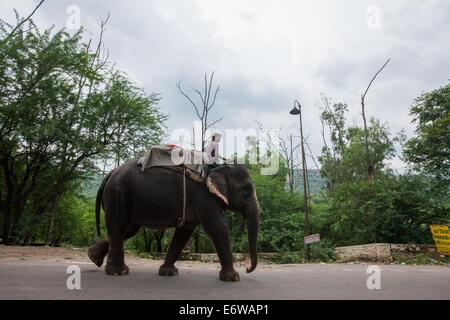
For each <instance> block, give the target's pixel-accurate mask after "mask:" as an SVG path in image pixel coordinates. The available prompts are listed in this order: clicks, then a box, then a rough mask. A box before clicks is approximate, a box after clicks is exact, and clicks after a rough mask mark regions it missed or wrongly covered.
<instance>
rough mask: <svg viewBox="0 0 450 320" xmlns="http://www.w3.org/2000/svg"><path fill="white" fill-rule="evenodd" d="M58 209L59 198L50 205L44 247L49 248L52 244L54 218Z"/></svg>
mask: <svg viewBox="0 0 450 320" xmlns="http://www.w3.org/2000/svg"><path fill="white" fill-rule="evenodd" d="M58 209H59V197H57V198H56V199H55V201H54V202H53V203H52V207H51V216H50V222H49V225H48V230H47V237H46V240H45V245H46V246H49V245H50V244H51V243H52V238H53V228H54V226H55V220H56V216H57V215H58Z"/></svg>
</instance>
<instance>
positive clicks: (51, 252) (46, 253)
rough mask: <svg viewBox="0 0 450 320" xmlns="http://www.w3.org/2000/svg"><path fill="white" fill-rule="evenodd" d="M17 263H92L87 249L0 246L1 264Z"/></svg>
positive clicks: (134, 260) (132, 260) (129, 258)
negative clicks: (23, 261)
mask: <svg viewBox="0 0 450 320" xmlns="http://www.w3.org/2000/svg"><path fill="white" fill-rule="evenodd" d="M12 260H14V261H17V260H27V261H29V260H36V261H39V260H40V261H48V262H61V261H66V262H70V261H77V262H78V261H80V262H91V260H90V259H89V258H88V256H87V249H85V248H70V247H58V248H54V247H45V246H42V247H41V246H39V247H35V246H29V247H22V246H5V245H0V263H1V262H2V261H12ZM125 261H126V263H127V264H128V265H144V264H145V265H148V266H160V265H161V264H162V262H163V261H162V260H156V259H144V258H139V257H136V256H135V255H133V254H132V253H126V254H125ZM176 265H177V266H180V267H190V268H196V267H198V268H212V269H220V264H219V263H214V262H200V261H177V263H176ZM234 265H235V267H237V266H244V265H245V263H244V262H236V263H235V264H234ZM258 267H260V268H261V267H262V268H269V269H270V268H271V266H270V265H267V264H264V263H259V264H258Z"/></svg>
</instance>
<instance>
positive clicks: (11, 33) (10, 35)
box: [2, 0, 45, 43]
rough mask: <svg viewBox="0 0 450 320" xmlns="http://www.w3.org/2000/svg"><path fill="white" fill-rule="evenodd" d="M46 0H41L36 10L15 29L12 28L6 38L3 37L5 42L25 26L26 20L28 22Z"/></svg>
mask: <svg viewBox="0 0 450 320" xmlns="http://www.w3.org/2000/svg"><path fill="white" fill-rule="evenodd" d="M44 1H45V0H41V2H39V4H38V5H37V6H36V7H35V8H34V10H33V11H32V12H31V13H30V14H29V15H28V17H26V18H25V19H23V20H22V21H21V22H20V23H19V24H18V25H17V26H16V27H15V28H14V29H12V31H11V32H10V33H9V34H8V35H7V36H6V37H5V39H3V41H2V42H3V43H5V42H6V41H8V39H9V38H11V37H12V36H13V35H14V33H15V32H16V31H17V30H18V29H19V28H20V27H21V26H23V24H24V23H25V22H27V21H28V20H30V19H31V17H32V16H33V15H34V14H35V13H36V11H37V10H38V9H39V7H40V6H41V5H42V4H43V3H44Z"/></svg>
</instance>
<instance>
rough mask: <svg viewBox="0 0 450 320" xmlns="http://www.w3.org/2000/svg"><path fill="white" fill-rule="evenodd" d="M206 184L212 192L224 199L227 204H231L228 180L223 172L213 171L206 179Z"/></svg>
mask: <svg viewBox="0 0 450 320" xmlns="http://www.w3.org/2000/svg"><path fill="white" fill-rule="evenodd" d="M206 186H207V187H208V190H209V191H210V192H211V193H213V194H215V195H216V196H217V197H219V198H220V199H222V200H223V202H225V203H226V204H227V205H228V204H229V202H228V187H227V180H226V177H225V175H224V174H223V173H219V172H211V174H210V175H209V176H208V178H207V179H206Z"/></svg>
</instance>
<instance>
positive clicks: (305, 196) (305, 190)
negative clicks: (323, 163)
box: [289, 99, 309, 261]
mask: <svg viewBox="0 0 450 320" xmlns="http://www.w3.org/2000/svg"><path fill="white" fill-rule="evenodd" d="M289 113H290V114H291V115H294V116H296V115H298V116H299V120H300V140H301V142H300V145H301V153H302V167H303V201H304V210H305V237H306V236H309V215H308V186H307V180H306V179H307V174H308V173H307V168H306V157H305V147H304V144H303V126H302V106H301V104H300V102H298V100H297V99H295V101H294V108H293V109H292V110H291V111H290V112H289ZM305 259H306V261H308V260H309V244H306V245H305Z"/></svg>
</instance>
